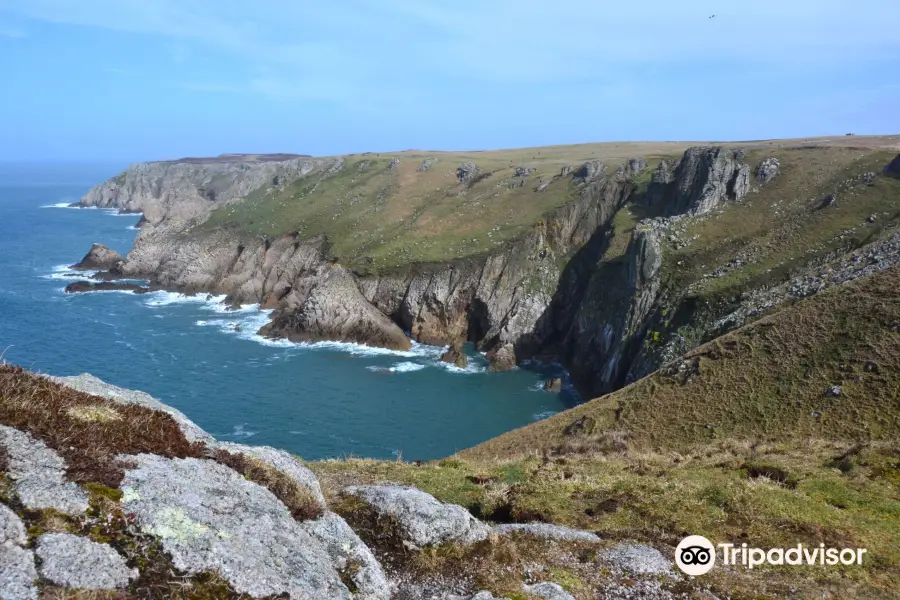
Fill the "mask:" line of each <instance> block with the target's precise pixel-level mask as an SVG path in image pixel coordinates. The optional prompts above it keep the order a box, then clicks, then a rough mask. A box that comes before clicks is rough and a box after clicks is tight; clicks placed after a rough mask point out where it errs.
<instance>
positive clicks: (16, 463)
mask: <svg viewBox="0 0 900 600" xmlns="http://www.w3.org/2000/svg"><path fill="white" fill-rule="evenodd" d="M0 446H2V447H3V448H5V449H6V453H7V454H8V456H9V467H8V470H9V476H10V479H11V480H12V484H13V489H14V490H15V492H16V495H17V496H18V497H19V500H21V501H22V504H24V505H25V506H26V507H27V508H30V509H33V510H42V509H47V508H52V509H53V510H56V511H58V512H61V513H63V514H67V515H73V516H77V515H80V514H82V513H84V512H85V511H86V510H87V509H88V497H87V494H85V493H84V491H83V490H82V489H81V488H79V487H78V486H77V485H75V484H74V483H72V482H70V481H66V480H65V477H64V475H65V469H66V464H65V462H64V461H63V459H62V458H61V457H60V456H59V455H58V454H57V453H56V452H55V451H53V450H52V449H50V448H48V447H47V445H46V444H44V442H42V441H40V440H37V439H35V438H33V437H31V436H30V435H29V434H27V433H23V432H21V431H19V430H17V429H13V428H12V427H6V426H4V425H0Z"/></svg>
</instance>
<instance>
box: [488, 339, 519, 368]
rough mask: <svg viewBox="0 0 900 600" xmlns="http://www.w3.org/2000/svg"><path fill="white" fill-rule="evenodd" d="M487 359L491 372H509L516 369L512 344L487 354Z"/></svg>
mask: <svg viewBox="0 0 900 600" xmlns="http://www.w3.org/2000/svg"><path fill="white" fill-rule="evenodd" d="M487 359H488V363H489V368H490V370H491V371H509V370H511V369H514V368H516V351H515V348H514V347H513V345H512V344H506V345H505V346H501V347H500V348H497V349H496V350H494V351H492V352H488V354H487Z"/></svg>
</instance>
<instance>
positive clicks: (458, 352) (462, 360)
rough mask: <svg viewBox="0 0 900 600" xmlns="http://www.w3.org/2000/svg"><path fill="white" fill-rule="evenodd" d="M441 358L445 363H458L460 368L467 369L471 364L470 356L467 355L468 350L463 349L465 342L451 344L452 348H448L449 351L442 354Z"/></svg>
mask: <svg viewBox="0 0 900 600" xmlns="http://www.w3.org/2000/svg"><path fill="white" fill-rule="evenodd" d="M441 360H442V361H443V362H445V363H450V364H451V365H456V366H457V367H459V368H460V369H465V368H466V367H468V366H469V357H468V356H466V351H465V350H464V349H463V344H462V342H459V341H456V342H453V343H452V344H450V348H448V349H447V351H446V352H444V354H443V355H442V356H441Z"/></svg>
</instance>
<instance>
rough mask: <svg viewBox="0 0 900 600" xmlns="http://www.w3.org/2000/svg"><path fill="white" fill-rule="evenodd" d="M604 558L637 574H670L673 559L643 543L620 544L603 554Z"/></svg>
mask: <svg viewBox="0 0 900 600" xmlns="http://www.w3.org/2000/svg"><path fill="white" fill-rule="evenodd" d="M602 557H603V559H604V560H606V561H607V562H610V563H612V564H614V565H616V566H617V567H619V568H620V569H623V570H625V571H628V572H629V573H632V574H635V575H670V574H671V573H672V561H671V560H669V559H667V558H666V557H665V556H663V555H662V553H661V552H660V551H659V550H657V549H656V548H651V547H650V546H644V545H642V544H618V545H616V546H614V547H613V548H610V549H609V550H607V551H606V552H604V553H603V555H602Z"/></svg>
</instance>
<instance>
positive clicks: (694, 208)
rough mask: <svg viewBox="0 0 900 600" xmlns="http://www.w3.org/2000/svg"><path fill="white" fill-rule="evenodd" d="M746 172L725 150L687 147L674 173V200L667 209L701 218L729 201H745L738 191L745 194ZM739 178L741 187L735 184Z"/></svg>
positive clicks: (672, 212)
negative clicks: (700, 216) (741, 199)
mask: <svg viewBox="0 0 900 600" xmlns="http://www.w3.org/2000/svg"><path fill="white" fill-rule="evenodd" d="M743 173H744V169H743V165H742V164H741V163H740V160H738V159H737V158H736V157H735V155H734V153H733V152H731V151H729V150H726V149H725V148H721V147H713V146H699V147H693V148H688V149H687V150H686V151H685V153H684V156H682V158H681V162H680V163H679V165H678V168H677V169H676V171H675V182H674V186H675V187H674V197H673V198H672V200H671V203H670V204H669V207H668V210H669V214H670V215H680V214H692V215H701V214H704V213H708V212H710V211H711V210H713V209H715V208H717V207H718V206H719V205H720V204H722V202H724V201H725V200H727V199H729V198H730V199H740V198H742V197H743V196H741V195H739V192H742V191H743V192H744V193H746V191H745V190H744V186H743V178H744V177H745V175H744V174H743ZM747 175H749V171H748V172H747ZM736 178H741V179H742V182H741V187H740V188H738V187H737V186H736V185H735V183H736Z"/></svg>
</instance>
